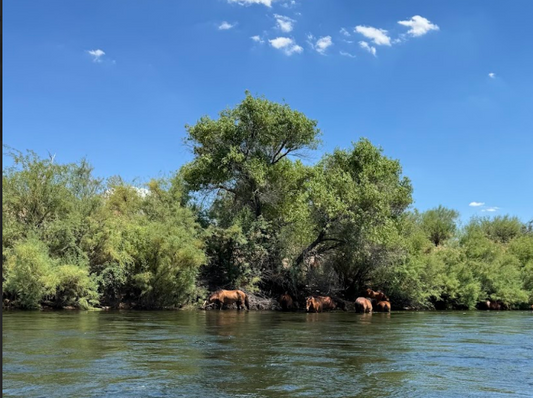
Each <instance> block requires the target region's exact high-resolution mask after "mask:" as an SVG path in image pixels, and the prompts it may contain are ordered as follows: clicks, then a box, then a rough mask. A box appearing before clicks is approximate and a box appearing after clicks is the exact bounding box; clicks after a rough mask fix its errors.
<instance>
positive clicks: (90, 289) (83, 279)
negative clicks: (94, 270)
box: [54, 264, 99, 310]
mask: <svg viewBox="0 0 533 398" xmlns="http://www.w3.org/2000/svg"><path fill="white" fill-rule="evenodd" d="M54 272H55V274H56V286H57V287H56V290H55V294H54V301H55V302H56V304H58V305H59V306H67V305H68V306H74V307H78V308H80V309H83V310H87V309H89V308H91V307H93V306H94V305H96V304H98V303H99V301H98V290H97V284H96V281H95V280H94V278H93V277H91V276H90V275H89V273H88V271H87V269H86V268H84V267H80V266H78V265H74V264H65V265H60V266H58V267H56V269H55V270H54Z"/></svg>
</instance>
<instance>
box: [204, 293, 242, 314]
mask: <svg viewBox="0 0 533 398" xmlns="http://www.w3.org/2000/svg"><path fill="white" fill-rule="evenodd" d="M207 303H209V304H215V306H217V307H218V308H219V309H222V307H223V306H224V305H231V304H233V303H236V304H237V309H238V310H240V309H241V308H242V305H243V304H244V305H245V306H246V308H247V309H248V310H249V309H250V303H249V301H248V295H247V294H246V293H244V292H243V291H242V290H217V291H216V292H215V293H213V294H211V296H209V298H208V299H207V302H206V304H207Z"/></svg>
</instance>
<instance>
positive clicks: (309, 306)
mask: <svg viewBox="0 0 533 398" xmlns="http://www.w3.org/2000/svg"><path fill="white" fill-rule="evenodd" d="M309 309H311V310H312V309H313V297H311V296H309V297H306V298H305V310H306V311H307V312H309Z"/></svg>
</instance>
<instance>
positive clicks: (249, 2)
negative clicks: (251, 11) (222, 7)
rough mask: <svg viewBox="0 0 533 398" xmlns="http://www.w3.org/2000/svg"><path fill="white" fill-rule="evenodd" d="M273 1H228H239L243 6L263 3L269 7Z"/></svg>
mask: <svg viewBox="0 0 533 398" xmlns="http://www.w3.org/2000/svg"><path fill="white" fill-rule="evenodd" d="M272 1H274V0H228V3H237V4H239V5H241V6H249V5H252V4H263V5H265V6H267V7H272Z"/></svg>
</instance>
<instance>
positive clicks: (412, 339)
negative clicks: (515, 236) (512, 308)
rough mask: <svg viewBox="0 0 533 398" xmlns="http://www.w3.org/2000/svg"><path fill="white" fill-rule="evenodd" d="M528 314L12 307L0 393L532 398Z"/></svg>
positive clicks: (532, 322) (532, 337)
mask: <svg viewBox="0 0 533 398" xmlns="http://www.w3.org/2000/svg"><path fill="white" fill-rule="evenodd" d="M532 331H533V316H532V314H531V313H527V312H498V313H496V312H492V313H484V312H468V313H462V312H445V313H444V312H443V313H437V312H423V313H416V312H401V313H392V314H391V313H383V314H353V313H346V312H335V313H319V314H316V313H313V314H305V313H278V312H248V311H198V312H196V311H193V312H184V311H179V312H97V313H96V312H79V313H78V312H49V313H36V312H8V313H4V315H3V363H4V364H3V396H4V397H15V396H19V397H74V396H75V397H234V396H242V397H368V396H369V395H372V396H375V397H432V396H434V397H458V396H461V397H467V396H472V397H487V396H490V397H492V396H493V397H503V396H511V395H512V396H523V397H531V396H532V393H531V391H532V390H533V332H532Z"/></svg>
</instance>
